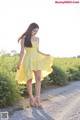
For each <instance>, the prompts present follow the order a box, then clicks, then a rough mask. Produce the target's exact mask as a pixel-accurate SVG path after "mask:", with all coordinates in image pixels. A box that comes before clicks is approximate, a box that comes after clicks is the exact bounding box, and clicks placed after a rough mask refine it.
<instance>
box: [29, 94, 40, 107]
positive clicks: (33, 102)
mask: <svg viewBox="0 0 80 120" xmlns="http://www.w3.org/2000/svg"><path fill="white" fill-rule="evenodd" d="M29 102H30V106H32V107H38V104H37V102H36V101H35V99H34V97H33V96H32V97H30V98H29Z"/></svg>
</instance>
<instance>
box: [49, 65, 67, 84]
mask: <svg viewBox="0 0 80 120" xmlns="http://www.w3.org/2000/svg"><path fill="white" fill-rule="evenodd" d="M52 68H53V72H52V73H51V74H50V75H49V77H50V79H51V80H53V84H55V85H60V86H63V85H65V84H66V83H67V82H68V77H67V75H66V74H65V72H64V71H63V70H62V69H61V68H59V67H58V66H55V65H53V66H52Z"/></svg>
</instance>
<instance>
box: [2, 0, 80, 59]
mask: <svg viewBox="0 0 80 120" xmlns="http://www.w3.org/2000/svg"><path fill="white" fill-rule="evenodd" d="M32 22H36V23H37V24H38V25H39V27H40V29H39V32H38V34H37V36H38V37H39V38H40V51H42V52H44V53H47V54H51V55H53V56H56V57H72V56H77V55H80V44H79V43H80V4H56V3H55V1H54V0H0V50H1V49H4V50H7V51H8V52H10V51H11V50H16V51H17V52H20V44H18V43H17V39H18V37H19V36H20V35H21V34H22V33H24V32H25V30H26V29H27V27H28V25H29V24H30V23H32Z"/></svg>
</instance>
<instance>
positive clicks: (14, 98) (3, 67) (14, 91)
mask: <svg viewBox="0 0 80 120" xmlns="http://www.w3.org/2000/svg"><path fill="white" fill-rule="evenodd" d="M12 64H13V62H11V61H10V59H9V61H8V59H7V58H6V57H5V56H4V57H2V58H1V57H0V107H7V106H11V105H14V104H15V103H17V102H18V101H19V100H21V99H22V97H21V94H20V88H19V85H18V84H17V82H16V81H15V79H14V76H15V73H14V72H12V71H11V70H12V68H13V65H12Z"/></svg>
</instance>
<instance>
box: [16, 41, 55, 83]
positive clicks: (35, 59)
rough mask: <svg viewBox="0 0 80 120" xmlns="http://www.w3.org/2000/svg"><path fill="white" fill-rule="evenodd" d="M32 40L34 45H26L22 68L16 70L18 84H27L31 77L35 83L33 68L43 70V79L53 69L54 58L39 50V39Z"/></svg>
mask: <svg viewBox="0 0 80 120" xmlns="http://www.w3.org/2000/svg"><path fill="white" fill-rule="evenodd" d="M31 42H32V47H25V50H24V55H23V58H22V61H21V64H20V69H19V70H17V72H16V76H15V79H16V81H17V83H18V84H27V81H28V80H29V79H32V83H35V76H34V72H33V70H35V71H37V70H41V80H44V77H46V76H47V75H49V74H50V73H51V72H52V71H53V69H52V67H51V66H52V65H53V58H52V57H51V56H47V55H43V54H41V53H39V52H38V51H37V49H38V46H39V43H38V40H36V41H31Z"/></svg>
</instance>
